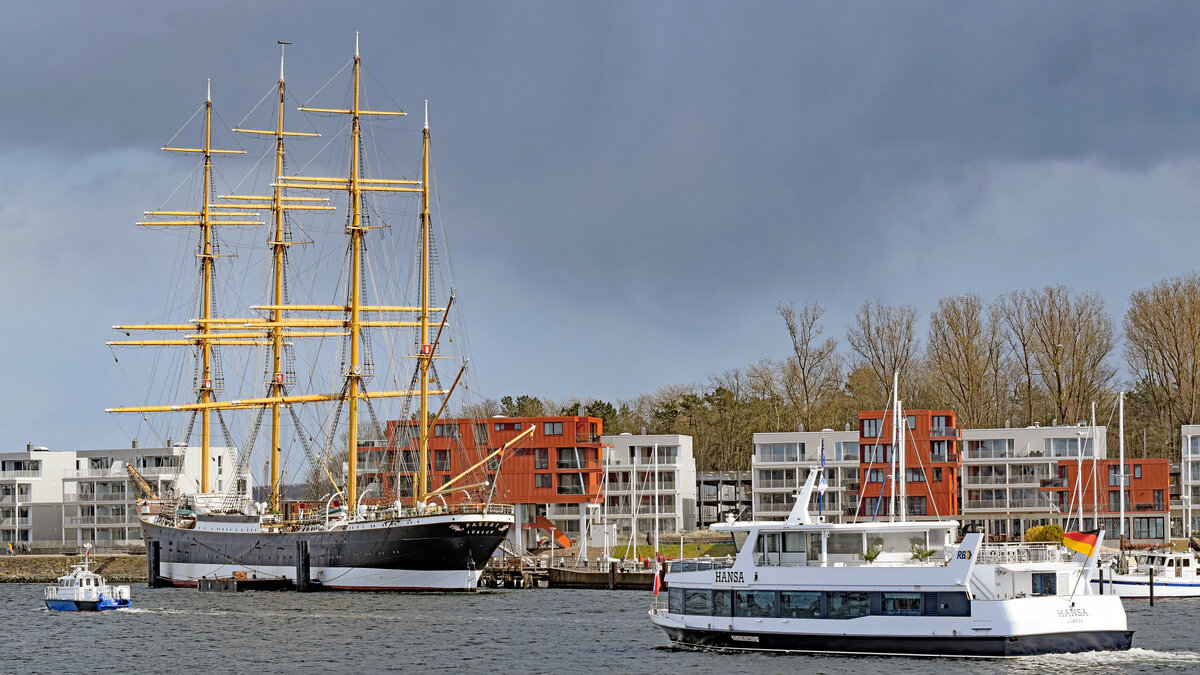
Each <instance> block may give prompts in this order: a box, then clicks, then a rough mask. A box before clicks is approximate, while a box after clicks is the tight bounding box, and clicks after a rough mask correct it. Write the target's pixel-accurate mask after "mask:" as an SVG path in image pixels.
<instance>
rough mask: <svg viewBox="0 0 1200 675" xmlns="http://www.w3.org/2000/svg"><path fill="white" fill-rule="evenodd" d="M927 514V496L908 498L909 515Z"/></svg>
mask: <svg viewBox="0 0 1200 675" xmlns="http://www.w3.org/2000/svg"><path fill="white" fill-rule="evenodd" d="M925 514H926V498H925V497H909V498H908V515H910V516H923V515H925Z"/></svg>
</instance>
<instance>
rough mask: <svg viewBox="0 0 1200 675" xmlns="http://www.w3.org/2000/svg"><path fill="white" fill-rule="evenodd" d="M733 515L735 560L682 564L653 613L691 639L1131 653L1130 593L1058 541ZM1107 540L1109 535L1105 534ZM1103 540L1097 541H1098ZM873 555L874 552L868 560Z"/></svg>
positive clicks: (901, 650) (805, 517)
mask: <svg viewBox="0 0 1200 675" xmlns="http://www.w3.org/2000/svg"><path fill="white" fill-rule="evenodd" d="M818 473H819V472H817V471H814V472H813V473H812V474H811V475H810V476H809V478H808V481H807V483H806V484H805V486H804V489H803V490H802V491H801V493H800V497H799V499H798V501H797V504H796V506H795V508H793V509H792V512H791V514H790V515H789V517H788V519H787V520H786V521H782V522H779V521H771V522H726V523H719V524H715V525H713V526H712V530H714V531H717V532H725V533H728V534H729V535H731V536H732V538H733V540H734V543H735V544H736V545H737V548H738V554H737V557H736V558H735V559H733V560H732V561H731V562H725V561H715V560H711V559H710V560H704V561H699V560H683V561H675V562H673V563H672V564H671V568H670V570H669V571H668V573H667V574H666V576H665V582H666V586H667V598H668V602H667V605H666V606H665V607H664V606H661V605H660V604H658V603H659V601H658V599H657V598H656V602H655V606H654V607H653V608H652V609H651V610H650V620H651V621H652V622H653V623H654V624H655V625H657V626H659V627H660V628H662V629H663V630H664V631H666V633H667V636H668V637H669V638H670V640H671V642H672V643H673V644H674V645H676V646H680V647H686V648H708V649H721V650H745V649H749V650H761V651H786V652H823V653H849V654H903V655H929V656H981V657H1009V656H1024V655H1032V654H1045V653H1061V652H1083V651H1096V650H1121V649H1129V647H1130V644H1131V642H1132V638H1133V631H1130V630H1128V628H1127V626H1126V620H1125V610H1124V608H1123V607H1122V605H1121V600H1120V598H1118V597H1116V596H1114V595H1101V594H1099V589H1098V588H1097V587H1095V586H1093V585H1092V584H1089V583H1088V577H1089V575H1091V574H1093V573H1095V571H1096V568H1095V567H1088V565H1087V562H1088V561H1089V560H1090V559H1089V558H1086V557H1085V556H1083V555H1080V554H1073V557H1071V556H1070V555H1068V552H1066V551H1065V550H1064V549H1062V548H1061V547H1059V546H1058V545H1029V544H1024V545H991V544H984V543H983V541H982V535H981V534H974V533H972V534H967V535H965V536H964V537H963V539H962V541H961V543H958V544H957V545H956V544H955V541H956V539H957V535H958V523H957V522H955V521H922V522H903V521H900V522H882V523H880V522H874V523H852V524H827V523H824V522H820V520H819V519H814V518H812V517H811V516H810V515H809V514H808V512H807V507H808V502H809V498H810V496H811V494H812V491H813V486H814V483H815V480H816V476H817V475H818ZM1100 538H1102V535H1101V537H1100ZM1099 545H1100V541H1097V542H1096V548H1097V550H1098V547H1099ZM868 558H870V559H868Z"/></svg>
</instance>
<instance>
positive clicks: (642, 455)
mask: <svg viewBox="0 0 1200 675" xmlns="http://www.w3.org/2000/svg"><path fill="white" fill-rule="evenodd" d="M601 440H602V441H603V442H604V443H605V444H606V445H611V446H612V447H611V448H609V449H608V453H607V459H606V462H605V467H606V472H607V478H606V480H605V481H604V484H605V493H606V494H605V498H604V504H603V506H602V513H601V515H602V517H605V518H607V522H608V523H609V524H610V527H612V526H615V530H616V534H617V543H619V544H625V543H628V542H629V541H635V542H651V541H653V537H654V533H655V531H656V529H655V521H657V523H658V525H657V532H658V533H659V535H660V537H666V536H668V535H676V536H677V535H678V534H679V533H681V532H689V531H691V530H694V529H696V458H695V456H694V455H693V454H692V437H691V436H684V435H681V434H651V435H633V434H621V435H619V436H604V437H603V438H602V439H601Z"/></svg>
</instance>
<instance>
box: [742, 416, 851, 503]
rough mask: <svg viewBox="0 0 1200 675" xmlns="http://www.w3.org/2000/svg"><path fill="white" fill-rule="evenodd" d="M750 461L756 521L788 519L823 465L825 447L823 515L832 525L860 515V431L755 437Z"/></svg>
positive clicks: (821, 499)
mask: <svg viewBox="0 0 1200 675" xmlns="http://www.w3.org/2000/svg"><path fill="white" fill-rule="evenodd" d="M753 441H754V454H753V456H752V457H751V460H750V467H751V477H752V490H753V493H754V518H755V520H783V519H784V518H786V517H787V515H788V513H790V512H791V510H792V506H794V505H795V503H796V496H795V495H796V492H797V490H799V489H800V488H801V487H803V486H804V481H806V480H807V479H808V474H809V471H810V470H812V469H813V468H814V467H817V466H819V465H820V462H821V446H822V441H823V442H824V447H825V482H826V484H827V487H826V489H825V494H824V495H823V496H821V495H819V494H817V495H815V497H814V499H815V501H814V503H818V504H819V506H818V510H820V511H821V513H822V515H824V516H825V517H826V520H829V521H831V522H842V521H843V520H844V517H845V516H853V515H854V514H856V513H858V499H859V492H860V489H859V487H860V482H859V475H858V465H859V453H858V430H857V429H855V430H851V431H833V430H832V429H825V430H823V431H785V432H771V433H757V434H754V439H753Z"/></svg>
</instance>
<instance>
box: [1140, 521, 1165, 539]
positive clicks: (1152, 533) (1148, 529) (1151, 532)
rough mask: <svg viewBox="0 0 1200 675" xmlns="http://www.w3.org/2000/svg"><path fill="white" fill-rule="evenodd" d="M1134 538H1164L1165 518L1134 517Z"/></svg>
mask: <svg viewBox="0 0 1200 675" xmlns="http://www.w3.org/2000/svg"><path fill="white" fill-rule="evenodd" d="M1133 538H1134V539H1163V538H1164V534H1163V519H1162V518H1134V519H1133Z"/></svg>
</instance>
